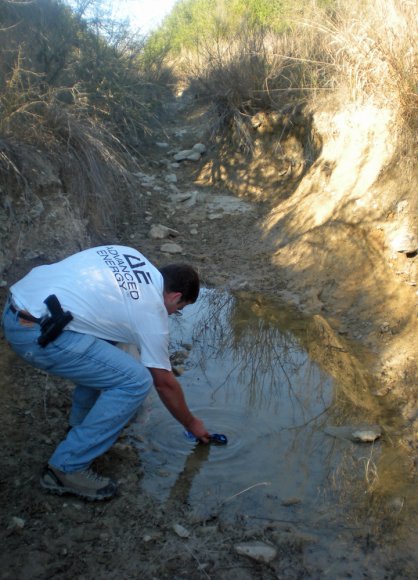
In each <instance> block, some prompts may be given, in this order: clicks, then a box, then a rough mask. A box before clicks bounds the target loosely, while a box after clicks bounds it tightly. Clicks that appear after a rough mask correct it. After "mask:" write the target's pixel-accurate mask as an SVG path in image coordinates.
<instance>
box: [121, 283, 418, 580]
mask: <svg viewBox="0 0 418 580" xmlns="http://www.w3.org/2000/svg"><path fill="white" fill-rule="evenodd" d="M171 339H172V351H173V353H174V354H173V356H174V362H176V361H177V363H180V364H178V368H179V369H180V367H181V372H182V376H181V379H180V380H181V383H182V385H183V388H184V391H185V394H186V398H187V401H188V403H189V406H190V408H191V409H192V410H193V412H194V413H195V414H196V415H197V416H200V417H201V418H202V419H203V420H204V421H205V424H206V425H207V427H208V429H209V430H210V431H211V432H216V433H223V434H225V435H226V436H227V437H228V445H226V446H215V445H211V446H202V445H198V444H197V445H196V444H194V443H193V442H190V441H189V440H188V439H187V438H186V437H185V435H184V433H183V431H182V428H181V427H180V426H179V424H178V423H177V422H176V421H175V420H174V419H172V418H171V416H170V415H169V414H168V412H167V411H166V409H165V408H164V407H163V406H162V404H161V403H160V401H159V400H158V397H157V396H156V395H153V396H152V397H151V399H150V400H149V401H148V404H147V408H146V409H145V410H144V412H143V414H142V416H141V417H139V419H138V422H137V423H136V424H134V425H133V426H132V428H131V432H132V434H133V436H134V440H135V442H136V443H135V444H136V445H137V447H138V449H139V455H140V458H141V461H142V464H143V467H144V476H143V479H142V481H141V485H142V486H143V488H144V489H146V490H147V491H148V492H149V493H151V494H152V495H153V496H154V497H156V498H157V499H159V500H160V501H161V502H162V503H167V504H169V503H170V502H181V503H184V504H187V505H188V506H190V507H191V508H192V509H193V510H194V511H195V512H196V514H197V515H198V516H199V517H200V518H207V519H208V520H210V519H211V518H212V517H218V518H224V519H226V520H236V521H240V520H241V521H242V522H244V521H245V522H246V524H247V525H248V523H253V524H254V525H257V524H267V523H268V522H276V523H277V524H278V525H285V526H286V525H288V526H291V527H292V526H296V528H297V529H298V530H299V531H303V532H304V533H309V534H313V537H311V540H310V541H312V542H313V545H314V546H315V547H313V548H312V549H311V552H310V553H311V554H312V556H311V557H312V559H313V562H314V563H315V564H318V565H319V562H320V561H321V557H322V556H323V555H324V554H326V556H323V557H324V558H325V557H326V558H328V562H329V559H330V554H331V553H332V557H334V555H335V557H336V558H337V559H338V558H339V559H340V560H343V559H344V558H345V551H344V550H346V549H349V550H350V551H351V555H350V558H351V561H352V556H353V554H355V553H356V550H357V551H358V552H359V553H358V559H359V561H361V558H362V557H363V556H362V555H364V553H366V552H367V550H368V551H369V552H373V553H374V552H375V548H376V545H377V544H376V545H375V543H376V542H377V541H378V542H379V544H378V545H379V546H380V548H381V547H382V546H384V545H385V542H386V541H387V542H388V543H387V546H390V550H398V551H399V556H400V557H401V559H402V557H403V555H404V556H405V560H406V561H409V564H408V565H412V566H415V565H416V564H417V562H418V560H417V556H416V555H415V552H416V549H415V547H414V546H416V542H417V536H418V499H417V496H418V493H417V489H416V484H415V485H414V482H413V475H411V469H410V467H411V466H410V459H409V457H408V453H407V452H406V450H405V449H403V447H402V445H401V444H400V443H399V441H398V440H397V436H396V426H395V425H393V424H391V416H392V415H391V411H390V409H385V408H384V407H383V406H382V403H381V401H380V400H379V401H377V400H376V397H373V396H372V395H371V385H370V384H369V382H368V377H367V374H366V373H365V372H364V370H362V369H361V368H359V366H358V365H357V363H356V360H355V359H354V358H353V357H351V356H350V354H349V352H348V351H347V348H346V347H345V345H344V344H342V343H341V342H340V341H339V339H338V338H336V337H335V336H334V335H333V333H332V332H331V331H330V329H329V328H328V327H327V324H326V322H325V321H323V320H322V319H318V318H317V319H304V318H302V317H299V316H297V315H295V314H294V313H292V312H289V311H288V310H286V309H284V308H283V305H281V304H280V303H278V302H272V301H269V300H267V299H265V298H263V297H260V296H254V295H249V294H240V295H236V296H232V295H229V294H227V293H222V292H218V291H214V290H205V291H204V292H203V293H202V296H201V298H199V300H198V302H197V303H196V304H195V305H193V306H189V307H187V308H186V309H185V311H184V314H183V316H182V317H179V318H177V317H172V320H171ZM364 423H366V424H370V423H379V424H380V425H381V426H382V428H383V436H382V437H381V438H380V439H378V440H376V441H375V442H374V443H367V444H366V443H361V444H359V443H353V442H352V441H349V440H346V439H342V438H334V437H332V436H329V435H327V434H326V432H325V431H326V430H327V428H328V427H331V426H338V425H358V424H364ZM347 543H348V544H349V546H347ZM388 549H389V548H388ZM353 550H354V551H353ZM382 553H383V552H382ZM411 555H413V556H412V559H411ZM353 557H354V556H353ZM356 557H357V556H356ZM354 559H355V558H354ZM351 565H352V564H351ZM417 569H418V568H417ZM347 573H350V570H348V569H347ZM326 577H332V568H330V574H329V576H326Z"/></svg>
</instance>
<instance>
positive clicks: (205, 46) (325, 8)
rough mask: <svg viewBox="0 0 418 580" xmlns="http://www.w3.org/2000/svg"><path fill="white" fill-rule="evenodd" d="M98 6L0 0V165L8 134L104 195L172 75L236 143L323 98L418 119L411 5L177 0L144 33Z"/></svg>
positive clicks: (95, 2) (408, 1) (5, 160)
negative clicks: (271, 119)
mask: <svg viewBox="0 0 418 580" xmlns="http://www.w3.org/2000/svg"><path fill="white" fill-rule="evenodd" d="M104 2H105V0H72V1H71V6H72V7H71V8H70V7H69V6H68V4H65V3H63V2H61V1H60V0H33V1H31V2H26V1H23V0H0V46H1V57H2V58H1V60H0V144H1V143H3V150H2V151H3V153H2V151H1V150H0V164H1V165H2V166H1V167H0V170H2V171H3V172H8V171H10V169H11V168H12V170H14V169H13V168H15V169H16V171H17V165H16V164H15V163H13V162H12V161H11V159H10V155H9V154H8V153H6V152H5V151H9V149H7V147H9V146H10V143H12V142H14V143H16V142H18V141H19V140H20V141H21V142H22V143H26V144H33V145H36V146H39V147H41V148H44V149H45V150H47V151H49V152H51V151H58V150H59V148H60V147H61V148H64V149H65V150H66V151H70V152H71V153H72V158H73V159H74V160H76V161H77V160H78V161H77V162H78V163H79V164H80V165H81V169H82V171H81V172H80V171H79V172H78V173H79V174H82V175H83V176H84V177H83V178H84V182H83V184H81V185H80V183H78V184H77V187H78V188H79V189H80V188H81V189H83V188H84V189H85V190H86V191H87V192H88V191H91V190H96V191H97V190H100V191H107V192H108V194H109V196H111V187H112V183H114V182H112V180H111V179H109V178H107V177H106V175H107V174H109V172H110V173H112V172H113V173H114V174H115V175H120V174H123V175H124V176H125V177H126V175H127V174H128V172H126V171H125V169H124V168H126V167H128V165H129V164H132V163H133V162H134V160H135V158H136V157H137V156H138V153H140V151H141V148H143V146H144V144H145V143H146V137H147V135H148V134H150V132H151V131H152V127H153V125H155V123H157V122H158V112H159V106H160V105H159V103H160V97H161V94H162V91H165V90H167V87H168V86H170V87H172V86H173V85H174V84H175V82H177V81H176V79H181V81H182V82H183V84H186V85H188V86H189V87H190V90H193V91H195V94H196V96H199V97H201V98H204V99H206V101H207V102H209V103H212V105H213V107H212V109H213V111H214V120H215V124H214V130H215V131H218V130H222V129H225V128H226V129H227V130H228V131H230V130H231V128H232V129H233V131H234V133H235V134H236V135H238V136H239V140H240V144H241V145H242V146H243V147H244V148H245V149H247V148H251V117H252V116H253V115H254V114H255V113H257V112H259V111H275V110H278V111H283V110H284V109H289V107H294V106H300V105H305V104H307V103H312V102H314V101H316V100H317V99H318V98H320V97H322V96H323V95H330V94H332V95H335V96H338V98H339V99H340V102H341V103H345V102H348V101H349V100H364V99H373V100H374V101H375V102H376V103H377V104H379V105H383V106H385V107H390V108H392V109H393V111H394V113H396V114H398V119H399V121H400V125H399V126H400V127H402V126H406V127H411V126H412V127H414V126H415V124H416V119H417V97H416V55H417V37H418V36H417V34H416V32H417V12H416V11H415V2H414V1H412V0H385V1H383V0H368V1H367V2H365V1H364V0H350V1H349V0H178V2H177V3H176V4H175V6H174V8H173V10H172V12H171V13H170V14H169V15H168V16H167V17H166V19H165V20H164V22H163V23H162V25H161V27H160V28H159V29H158V30H157V31H155V32H154V33H153V34H151V35H150V36H149V37H148V38H143V37H139V36H136V35H134V34H133V33H132V31H131V30H130V29H129V27H128V25H127V23H124V22H122V23H121V22H114V21H112V20H110V19H109V17H108V14H107V12H106V5H105V4H104ZM86 7H89V8H90V9H91V10H90V13H89V18H87V16H86V14H87V13H86V11H85V9H86ZM402 123H403V125H401V124H402ZM7 144H8V145H7ZM6 145H7V146H6ZM124 171H125V172H124ZM75 172H77V171H76V170H75ZM113 173H112V174H113ZM116 181H117V182H118V183H119V182H120V180H119V178H118V177H117V178H116Z"/></svg>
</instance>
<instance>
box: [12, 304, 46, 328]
mask: <svg viewBox="0 0 418 580" xmlns="http://www.w3.org/2000/svg"><path fill="white" fill-rule="evenodd" d="M9 308H10V310H11V311H12V312H13V314H17V315H18V317H19V318H23V320H27V321H28V322H36V324H39V323H40V322H41V319H40V318H36V317H35V316H32V314H30V313H29V312H26V310H18V309H17V308H16V306H14V304H12V302H10V304H9Z"/></svg>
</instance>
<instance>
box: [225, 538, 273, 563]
mask: <svg viewBox="0 0 418 580" xmlns="http://www.w3.org/2000/svg"><path fill="white" fill-rule="evenodd" d="M234 549H235V551H236V552H237V554H240V555H241V556H248V558H251V559H252V560H256V561H257V562H264V563H266V564H268V563H269V562H271V561H272V560H274V558H275V557H276V555H277V550H276V548H273V546H269V545H268V544H264V543H263V542H243V543H241V544H236V545H235V546H234Z"/></svg>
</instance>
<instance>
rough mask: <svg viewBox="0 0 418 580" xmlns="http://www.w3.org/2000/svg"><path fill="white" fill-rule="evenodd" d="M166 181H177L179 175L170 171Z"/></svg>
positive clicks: (165, 178)
mask: <svg viewBox="0 0 418 580" xmlns="http://www.w3.org/2000/svg"><path fill="white" fill-rule="evenodd" d="M164 181H166V182H167V183H177V175H176V174H175V173H169V174H168V175H166V176H165V177H164Z"/></svg>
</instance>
